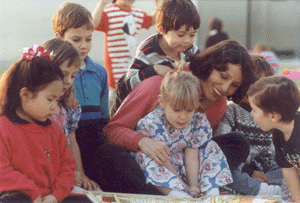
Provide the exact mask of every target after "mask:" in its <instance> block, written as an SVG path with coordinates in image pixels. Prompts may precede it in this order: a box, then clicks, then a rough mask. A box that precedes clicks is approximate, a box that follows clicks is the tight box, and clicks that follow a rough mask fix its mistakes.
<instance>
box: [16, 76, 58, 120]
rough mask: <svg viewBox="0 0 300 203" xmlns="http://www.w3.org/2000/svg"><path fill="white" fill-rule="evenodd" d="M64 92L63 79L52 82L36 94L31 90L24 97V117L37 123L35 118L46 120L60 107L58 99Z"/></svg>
mask: <svg viewBox="0 0 300 203" xmlns="http://www.w3.org/2000/svg"><path fill="white" fill-rule="evenodd" d="M28 91H29V90H28ZM62 94H63V82H62V81H61V80H57V81H54V82H52V83H51V84H49V85H48V86H47V87H46V88H45V89H43V90H41V91H39V92H38V93H36V95H34V94H33V93H32V92H30V91H29V92H28V96H27V97H26V98H23V99H22V109H23V119H25V120H27V121H29V122H31V123H35V122H34V120H37V121H41V122H44V121H46V120H47V119H48V118H50V117H51V115H52V114H53V113H54V112H55V110H56V108H57V107H58V100H59V99H60V97H61V96H62Z"/></svg>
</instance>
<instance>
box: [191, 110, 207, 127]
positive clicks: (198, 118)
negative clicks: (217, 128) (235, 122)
mask: <svg viewBox="0 0 300 203" xmlns="http://www.w3.org/2000/svg"><path fill="white" fill-rule="evenodd" d="M193 121H194V124H195V125H196V126H202V125H209V126H210V123H209V121H208V119H207V117H206V115H205V113H200V112H195V113H194V115H193Z"/></svg>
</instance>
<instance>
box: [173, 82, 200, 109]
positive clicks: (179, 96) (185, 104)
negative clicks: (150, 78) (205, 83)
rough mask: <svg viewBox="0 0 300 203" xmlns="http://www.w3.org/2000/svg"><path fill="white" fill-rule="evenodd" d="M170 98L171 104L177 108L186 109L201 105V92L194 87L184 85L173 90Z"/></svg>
mask: <svg viewBox="0 0 300 203" xmlns="http://www.w3.org/2000/svg"><path fill="white" fill-rule="evenodd" d="M170 95H173V96H172V98H169V101H168V103H169V105H170V106H171V107H172V108H173V109H176V110H179V111H186V110H193V109H197V108H198V107H199V94H198V91H193V89H191V88H189V87H188V86H187V87H182V88H179V89H176V90H173V91H171V93H170Z"/></svg>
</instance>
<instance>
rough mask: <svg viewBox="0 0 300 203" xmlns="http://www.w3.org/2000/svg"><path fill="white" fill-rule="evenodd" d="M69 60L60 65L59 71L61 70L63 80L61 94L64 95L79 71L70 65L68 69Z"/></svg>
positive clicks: (76, 67)
mask: <svg viewBox="0 0 300 203" xmlns="http://www.w3.org/2000/svg"><path fill="white" fill-rule="evenodd" d="M68 63H69V60H66V61H65V62H63V63H62V64H61V65H60V69H61V70H62V72H63V74H64V80H63V85H64V86H63V93H65V92H66V91H67V90H68V89H70V88H71V87H72V85H73V82H74V79H75V76H76V74H77V73H78V71H79V67H78V66H76V65H75V64H72V65H71V66H70V67H68V66H67V65H68Z"/></svg>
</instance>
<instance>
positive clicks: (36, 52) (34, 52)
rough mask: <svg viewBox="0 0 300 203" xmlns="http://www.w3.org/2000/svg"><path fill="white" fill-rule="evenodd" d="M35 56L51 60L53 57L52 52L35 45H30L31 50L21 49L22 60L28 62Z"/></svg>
mask: <svg viewBox="0 0 300 203" xmlns="http://www.w3.org/2000/svg"><path fill="white" fill-rule="evenodd" d="M35 56H42V57H44V58H46V59H49V60H51V58H52V56H53V52H51V53H50V51H47V50H45V48H44V47H41V46H38V45H36V44H34V45H32V47H31V48H28V47H26V48H23V49H22V58H23V59H26V60H28V61H31V60H32V59H33V57H35Z"/></svg>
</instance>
